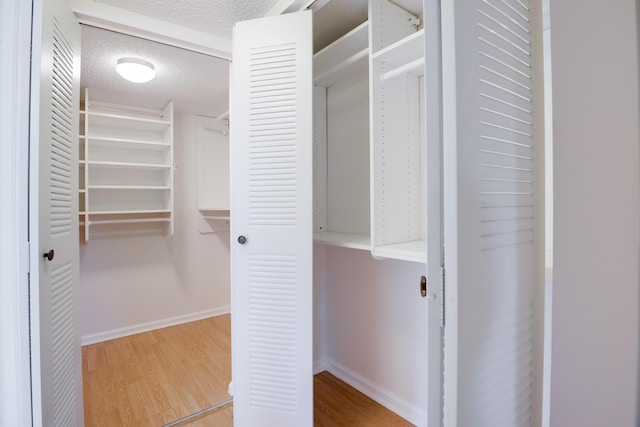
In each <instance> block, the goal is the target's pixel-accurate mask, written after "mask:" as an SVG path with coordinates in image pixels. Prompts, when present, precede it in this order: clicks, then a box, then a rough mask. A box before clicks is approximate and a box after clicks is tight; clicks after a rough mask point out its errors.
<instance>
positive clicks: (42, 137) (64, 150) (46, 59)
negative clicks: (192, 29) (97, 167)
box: [29, 0, 83, 426]
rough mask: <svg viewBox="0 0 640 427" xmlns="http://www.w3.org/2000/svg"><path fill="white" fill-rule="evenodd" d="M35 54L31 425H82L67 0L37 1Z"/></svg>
mask: <svg viewBox="0 0 640 427" xmlns="http://www.w3.org/2000/svg"><path fill="white" fill-rule="evenodd" d="M32 52H33V57H32V72H31V74H32V78H31V112H30V116H31V118H30V120H31V137H30V144H31V147H30V187H29V211H30V220H29V223H30V229H29V234H30V236H29V239H30V242H31V267H30V270H31V273H30V301H31V337H32V342H31V363H32V393H33V395H32V397H33V417H34V418H33V420H34V425H43V426H80V425H82V424H83V407H82V406H83V405H82V370H81V369H82V363H81V351H80V332H79V327H78V326H79V321H78V319H79V310H78V297H79V295H78V291H79V289H78V288H79V283H78V282H79V278H78V276H79V255H78V252H79V248H78V242H79V241H78V148H77V147H78V140H77V138H78V130H79V125H78V120H79V119H78V110H79V102H80V27H79V25H78V23H77V22H76V20H75V18H74V16H73V14H72V13H71V10H70V9H69V6H68V5H67V3H66V2H65V1H63V0H36V1H34V9H33V38H32Z"/></svg>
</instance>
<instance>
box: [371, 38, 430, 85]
mask: <svg viewBox="0 0 640 427" xmlns="http://www.w3.org/2000/svg"><path fill="white" fill-rule="evenodd" d="M372 59H373V60H374V61H376V62H379V63H381V64H384V65H385V73H387V72H390V71H392V70H393V69H395V68H400V67H403V66H406V65H408V64H417V63H418V62H419V61H420V60H422V62H424V29H421V30H419V31H416V32H415V33H413V34H411V35H410V36H407V37H405V38H403V39H402V40H399V41H397V42H395V43H394V44H392V45H390V46H387V47H386V48H384V49H381V50H380V51H378V52H376V53H375V54H373V55H372ZM408 72H411V73H412V74H415V75H418V76H420V75H423V74H424V67H420V68H418V67H413V69H412V70H408Z"/></svg>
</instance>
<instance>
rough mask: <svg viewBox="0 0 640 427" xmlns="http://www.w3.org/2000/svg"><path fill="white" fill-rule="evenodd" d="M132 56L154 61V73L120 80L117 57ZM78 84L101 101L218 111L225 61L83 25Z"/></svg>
mask: <svg viewBox="0 0 640 427" xmlns="http://www.w3.org/2000/svg"><path fill="white" fill-rule="evenodd" d="M128 56H134V57H138V58H142V59H146V60H147V61H149V62H151V63H152V64H154V66H155V68H156V72H157V77H156V78H155V79H154V80H152V81H151V82H149V83H144V84H137V83H131V82H128V81H126V80H124V79H123V78H122V77H120V75H118V73H117V72H116V71H115V65H116V62H117V60H118V59H119V58H122V57H128ZM81 62H82V72H81V85H82V87H83V89H84V88H86V87H88V88H89V91H90V97H91V98H93V99H96V100H100V101H106V102H113V103H119V104H128V105H135V106H139V107H150V108H160V107H164V106H165V105H166V104H167V102H169V101H173V102H174V109H175V110H176V111H180V112H187V113H191V114H199V115H208V116H212V117H217V116H218V115H220V114H222V113H224V112H225V111H227V110H228V108H229V101H228V97H229V96H228V91H229V63H228V62H227V61H224V60H221V59H216V58H213V57H210V56H207V55H202V54H199V53H194V52H190V51H187V50H184V49H178V48H174V47H170V46H166V45H163V44H160V43H155V42H151V41H147V40H142V39H138V38H135V37H130V36H125V35H122V34H118V33H114V32H110V31H107V30H101V29H97V28H92V27H86V26H83V27H82V61H81Z"/></svg>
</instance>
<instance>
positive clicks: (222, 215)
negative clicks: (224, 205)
mask: <svg viewBox="0 0 640 427" xmlns="http://www.w3.org/2000/svg"><path fill="white" fill-rule="evenodd" d="M198 210H199V211H200V214H201V215H202V217H203V218H204V219H219V220H223V221H229V220H230V219H231V212H230V211H229V210H220V209H205V208H200V209H198Z"/></svg>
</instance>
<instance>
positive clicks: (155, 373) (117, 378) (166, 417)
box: [82, 315, 412, 427]
mask: <svg viewBox="0 0 640 427" xmlns="http://www.w3.org/2000/svg"><path fill="white" fill-rule="evenodd" d="M230 330H231V325H230V319H229V315H225V316H219V317H213V318H209V319H205V320H200V321H198V322H191V323H186V324H183V325H179V326H174V327H170V328H164V329H159V330H156V331H151V332H146V333H143V334H138V335H133V336H130V337H125V338H120V339H116V340H111V341H106V342H103V343H98V344H93V345H89V346H85V347H83V348H82V374H83V382H84V411H85V415H84V416H85V426H86V427H91V426H105V427H119V426H123V427H124V426H135V427H145V426H148V427H160V426H163V425H165V424H168V423H171V422H173V421H175V420H177V419H180V418H182V417H185V416H188V415H190V414H193V413H195V412H198V411H200V410H202V409H205V408H208V407H210V406H212V405H215V404H217V403H220V402H223V401H225V400H228V399H229V395H228V394H227V387H228V385H229V381H230V380H231V348H230V347H231V332H230ZM314 393H315V396H314V424H315V426H323V427H333V426H352V427H358V426H372V427H373V426H412V424H411V423H409V422H407V421H405V420H404V419H402V418H400V417H398V416H397V415H395V414H394V413H392V412H391V411H389V410H387V409H386V408H384V407H382V406H380V405H378V404H377V403H376V402H374V401H373V400H371V399H369V398H368V397H366V396H365V395H363V394H362V393H360V392H358V391H357V390H355V389H354V388H352V387H350V386H349V385H347V384H345V383H344V382H342V381H340V380H338V379H337V378H335V377H334V376H332V375H331V374H329V373H328V372H322V373H320V374H318V375H316V376H315V378H314ZM183 425H186V426H190V427H232V426H233V408H232V407H231V406H226V407H224V408H222V409H220V410H218V411H216V412H214V413H209V414H206V415H203V416H201V417H199V418H192V419H190V420H189V422H185V423H182V424H180V426H183Z"/></svg>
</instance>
